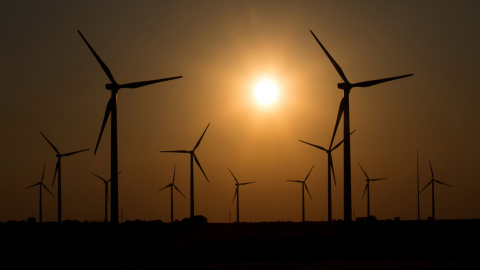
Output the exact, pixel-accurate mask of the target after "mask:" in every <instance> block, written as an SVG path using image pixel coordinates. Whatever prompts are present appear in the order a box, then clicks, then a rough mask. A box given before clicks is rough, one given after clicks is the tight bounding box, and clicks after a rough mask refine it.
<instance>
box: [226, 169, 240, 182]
mask: <svg viewBox="0 0 480 270" xmlns="http://www.w3.org/2000/svg"><path fill="white" fill-rule="evenodd" d="M227 169H228V170H229V171H230V168H227ZM230 173H231V174H232V176H233V179H235V182H236V183H237V184H238V180H237V178H236V177H235V175H234V174H233V172H232V171H230Z"/></svg>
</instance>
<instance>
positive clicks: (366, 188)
mask: <svg viewBox="0 0 480 270" xmlns="http://www.w3.org/2000/svg"><path fill="white" fill-rule="evenodd" d="M358 166H360V169H362V171H363V173H364V174H365V176H366V177H367V179H365V181H367V184H366V185H365V190H364V191H363V196H362V199H363V197H365V192H367V217H369V216H370V182H371V181H378V180H384V179H387V178H374V179H370V177H368V175H367V173H366V172H365V170H364V169H363V168H362V165H360V164H358Z"/></svg>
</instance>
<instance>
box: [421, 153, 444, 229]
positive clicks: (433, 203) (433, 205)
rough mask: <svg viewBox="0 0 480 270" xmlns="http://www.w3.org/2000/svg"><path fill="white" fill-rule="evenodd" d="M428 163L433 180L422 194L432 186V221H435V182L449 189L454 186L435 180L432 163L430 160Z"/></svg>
mask: <svg viewBox="0 0 480 270" xmlns="http://www.w3.org/2000/svg"><path fill="white" fill-rule="evenodd" d="M428 163H429V164H430V171H431V172H432V179H431V180H430V182H428V184H427V185H426V186H425V187H424V188H423V189H422V190H421V191H420V192H422V191H424V190H425V189H426V188H427V187H428V186H429V185H430V184H431V185H432V220H435V182H437V183H439V184H442V185H445V186H448V187H452V186H451V185H449V184H446V183H443V182H440V181H438V180H437V179H435V176H433V169H432V163H431V162H430V160H429V161H428Z"/></svg>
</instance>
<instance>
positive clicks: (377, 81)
mask: <svg viewBox="0 0 480 270" xmlns="http://www.w3.org/2000/svg"><path fill="white" fill-rule="evenodd" d="M412 75H413V74H407V75H402V76H396V77H390V78H385V79H379V80H372V81H365V82H359V83H354V84H353V85H352V88H353V87H369V86H373V85H376V84H379V83H384V82H388V81H393V80H398V79H401V78H405V77H409V76H412Z"/></svg>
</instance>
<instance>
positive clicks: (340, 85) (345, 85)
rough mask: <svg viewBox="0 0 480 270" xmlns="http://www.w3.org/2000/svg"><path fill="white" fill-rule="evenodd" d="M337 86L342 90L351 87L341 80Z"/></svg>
mask: <svg viewBox="0 0 480 270" xmlns="http://www.w3.org/2000/svg"><path fill="white" fill-rule="evenodd" d="M337 87H338V89H342V90H350V89H352V84H350V83H346V82H343V83H338V84H337Z"/></svg>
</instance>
